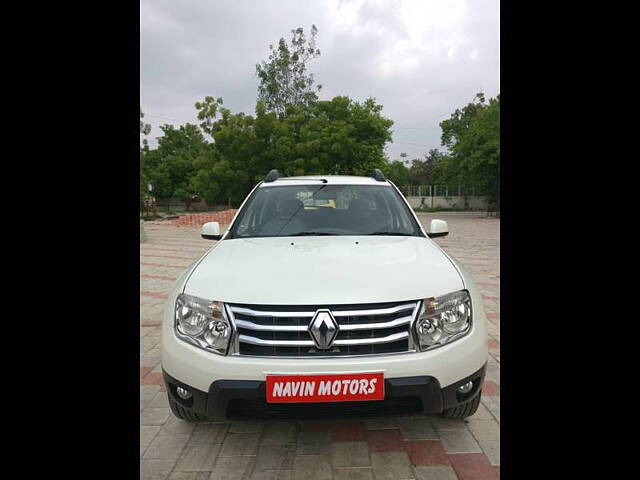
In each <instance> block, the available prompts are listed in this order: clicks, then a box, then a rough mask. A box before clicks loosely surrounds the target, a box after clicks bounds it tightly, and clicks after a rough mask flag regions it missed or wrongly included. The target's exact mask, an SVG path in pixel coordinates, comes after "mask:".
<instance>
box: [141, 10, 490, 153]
mask: <svg viewBox="0 0 640 480" xmlns="http://www.w3.org/2000/svg"><path fill="white" fill-rule="evenodd" d="M312 24H314V25H316V27H317V28H318V34H317V36H316V47H317V48H319V49H320V51H321V55H320V56H319V57H318V58H316V59H314V60H312V61H311V62H310V63H309V64H308V67H307V68H308V70H309V71H310V72H313V74H314V78H315V81H316V83H317V84H321V85H322V90H321V92H320V94H319V97H320V99H321V100H329V99H331V98H333V97H334V96H336V95H346V96H349V97H350V98H352V99H354V100H357V101H362V100H364V99H366V98H368V97H374V98H375V99H376V101H377V102H378V103H380V104H381V105H382V106H383V110H382V115H383V116H385V117H387V118H390V119H391V120H393V121H394V126H393V127H392V131H393V143H389V144H387V147H386V152H387V154H388V156H389V158H390V159H391V160H397V159H400V154H401V153H403V152H404V153H406V154H407V155H408V159H411V158H419V157H423V156H424V155H425V154H426V153H427V152H428V151H429V150H430V149H432V148H440V149H442V147H441V146H440V135H441V130H440V126H439V123H440V122H441V121H442V120H445V119H446V118H448V117H449V116H450V115H451V113H453V112H454V111H455V109H456V108H459V107H462V106H464V105H466V104H467V103H469V102H470V101H472V100H473V97H474V96H475V94H476V93H478V92H480V91H482V92H484V93H485V95H486V96H487V98H488V97H494V96H496V95H498V94H499V93H500V2H499V0H466V1H465V0H180V1H175V0H141V2H140V103H141V107H142V110H143V112H144V113H145V117H144V121H146V122H147V123H149V124H151V126H152V130H151V133H150V135H149V136H148V137H147V138H148V139H149V143H150V145H151V146H152V147H154V146H155V145H156V144H157V141H156V138H157V137H158V136H160V135H161V131H160V129H159V126H160V125H163V124H165V123H170V124H173V125H180V124H183V123H186V122H190V123H196V124H197V123H199V122H198V121H197V118H196V110H195V107H194V103H195V102H197V101H201V100H203V99H204V97H205V96H208V95H210V96H214V97H222V98H223V99H224V106H225V107H227V108H229V109H230V110H231V111H232V112H234V113H236V112H245V113H246V114H250V115H254V113H255V112H254V110H255V104H256V98H257V93H258V78H257V77H256V75H255V66H256V64H257V63H260V62H261V61H262V60H267V59H268V56H269V45H270V44H273V45H276V44H277V42H278V40H279V39H280V38H281V37H284V38H285V40H287V41H289V40H290V39H291V30H292V29H294V28H297V27H302V28H304V30H305V32H306V33H307V34H308V33H309V32H310V30H311V25H312ZM307 36H309V35H307Z"/></svg>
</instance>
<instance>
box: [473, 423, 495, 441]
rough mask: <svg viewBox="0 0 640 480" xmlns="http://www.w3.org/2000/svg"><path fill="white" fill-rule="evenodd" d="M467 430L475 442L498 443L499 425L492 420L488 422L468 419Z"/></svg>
mask: <svg viewBox="0 0 640 480" xmlns="http://www.w3.org/2000/svg"><path fill="white" fill-rule="evenodd" d="M468 425H469V430H471V433H472V434H473V436H474V437H475V438H476V440H478V441H479V442H480V441H483V440H486V441H492V442H499V441H500V425H499V424H498V422H496V421H495V420H494V419H493V418H491V419H490V420H479V419H474V418H471V419H469V423H468Z"/></svg>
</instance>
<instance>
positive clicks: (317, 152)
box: [191, 97, 393, 204]
mask: <svg viewBox="0 0 640 480" xmlns="http://www.w3.org/2000/svg"><path fill="white" fill-rule="evenodd" d="M198 105H199V107H198ZM221 105H222V101H221V99H217V100H216V99H214V97H207V98H206V99H205V101H204V102H202V103H198V104H196V107H197V108H199V110H200V114H199V118H200V119H202V120H203V125H201V128H203V129H206V131H207V132H208V133H210V134H211V136H212V138H213V141H214V143H213V146H212V148H213V155H210V156H208V157H206V158H203V159H202V161H199V162H196V164H195V166H196V172H195V174H194V176H193V178H192V181H191V187H192V189H193V190H194V191H196V192H197V193H198V194H199V195H201V196H202V197H203V198H204V199H205V200H206V201H207V202H209V203H213V202H221V201H224V202H229V203H234V204H237V203H239V202H240V201H242V199H243V198H244V196H245V195H246V194H247V193H248V191H249V190H250V189H251V188H252V187H253V186H254V185H255V183H256V182H258V181H260V180H262V179H263V178H264V175H265V174H266V172H268V171H269V170H270V169H272V168H277V169H279V170H280V171H281V172H283V173H284V174H285V175H313V174H342V175H369V174H370V173H371V171H372V170H373V169H374V168H385V165H386V160H385V157H384V145H385V143H386V142H387V141H389V140H390V139H391V133H390V128H391V125H392V124H393V122H392V121H391V120H389V119H387V118H384V117H383V116H382V115H381V110H382V106H381V105H378V104H377V103H376V102H375V100H374V99H367V100H365V101H364V102H362V103H359V102H355V101H353V100H351V99H349V98H348V97H335V98H333V99H332V100H327V101H317V102H314V103H312V104H309V105H297V106H290V107H289V110H288V112H287V115H286V116H283V115H277V114H276V113H275V112H272V111H268V110H267V108H266V106H265V104H264V102H262V101H258V103H257V105H256V113H255V117H254V116H251V115H245V114H244V113H236V114H234V113H232V112H231V111H229V110H228V109H226V108H223V107H221Z"/></svg>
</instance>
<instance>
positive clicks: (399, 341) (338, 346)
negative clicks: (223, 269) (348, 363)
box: [227, 301, 420, 357]
mask: <svg viewBox="0 0 640 480" xmlns="http://www.w3.org/2000/svg"><path fill="white" fill-rule="evenodd" d="M419 304H420V302H419V301H414V302H406V301H405V302H396V303H393V302H389V303H384V304H365V305H335V306H331V305H313V306H312V305H309V306H290V307H289V306H279V305H278V306H269V305H233V304H227V308H228V312H229V313H230V316H231V319H232V321H233V322H234V325H235V327H236V328H235V330H236V331H235V341H234V344H235V352H234V354H236V355H251V356H265V357H314V356H315V357H322V356H344V355H349V356H351V355H376V354H377V355H382V354H391V353H403V352H408V351H413V342H412V338H411V334H410V329H411V325H412V322H413V319H414V317H415V315H416V313H417V310H418V306H419ZM321 309H328V310H330V311H331V313H332V315H333V317H334V318H335V321H336V322H337V323H338V325H339V329H338V334H337V336H336V338H335V340H334V342H333V344H332V345H331V348H329V349H327V350H321V349H319V348H317V347H316V344H315V342H314V340H313V338H312V337H311V335H310V334H309V332H308V327H309V323H310V322H311V320H312V319H313V317H314V316H315V314H316V311H317V310H321ZM236 316H237V318H236Z"/></svg>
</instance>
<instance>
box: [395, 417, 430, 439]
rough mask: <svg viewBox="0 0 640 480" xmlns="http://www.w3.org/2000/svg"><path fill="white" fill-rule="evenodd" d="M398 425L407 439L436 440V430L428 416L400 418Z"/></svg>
mask: <svg viewBox="0 0 640 480" xmlns="http://www.w3.org/2000/svg"><path fill="white" fill-rule="evenodd" d="M398 425H399V426H400V431H401V432H402V436H403V438H404V439H405V440H435V439H437V438H438V435H437V434H436V430H435V428H434V427H433V425H431V422H430V421H429V420H428V419H427V418H426V417H408V418H399V419H398Z"/></svg>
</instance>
